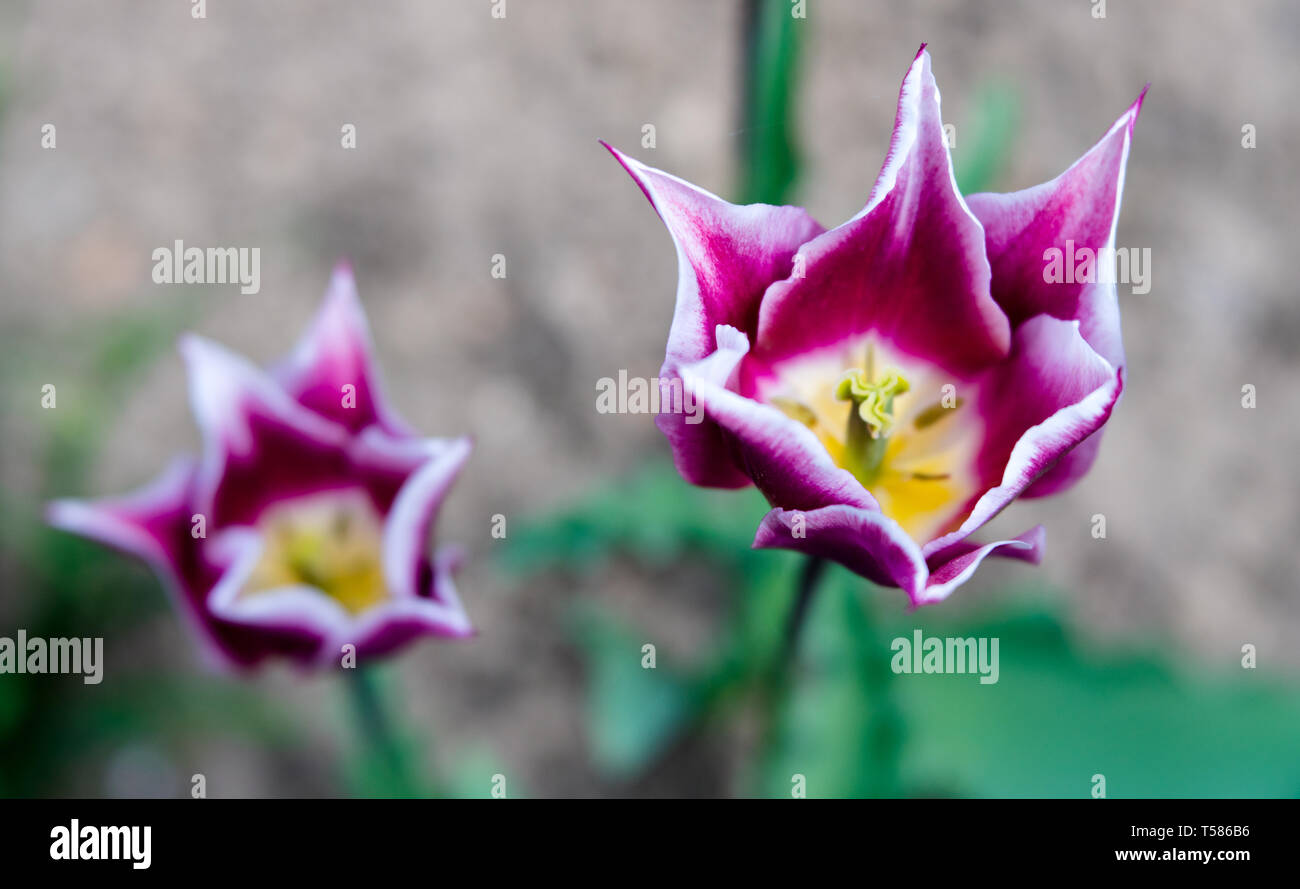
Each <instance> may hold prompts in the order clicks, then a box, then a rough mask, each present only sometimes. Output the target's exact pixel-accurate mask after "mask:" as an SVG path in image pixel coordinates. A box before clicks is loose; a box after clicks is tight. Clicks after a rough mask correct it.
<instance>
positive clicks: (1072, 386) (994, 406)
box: [925, 315, 1124, 558]
mask: <svg viewBox="0 0 1300 889" xmlns="http://www.w3.org/2000/svg"><path fill="white" fill-rule="evenodd" d="M1123 389H1124V372H1123V370H1122V369H1121V368H1115V367H1112V366H1111V364H1110V362H1108V361H1106V359H1105V358H1103V357H1101V356H1100V355H1098V354H1097V352H1096V351H1095V350H1093V348H1092V347H1091V346H1089V345H1088V343H1087V342H1086V341H1085V340H1084V339H1083V336H1082V335H1081V333H1080V331H1079V322H1078V321H1061V320H1059V319H1057V318H1052V317H1050V316H1048V315H1039V316H1037V317H1035V318H1032V319H1030V320H1029V321H1027V322H1026V323H1025V324H1023V325H1021V326H1020V327H1019V328H1018V329H1017V330H1016V334H1015V343H1014V345H1013V348H1012V355H1011V357H1010V358H1009V359H1008V360H1007V362H1006V363H1005V364H1004V365H1002V366H1000V367H998V368H996V369H994V370H993V371H992V372H991V373H990V375H989V377H988V379H987V380H986V381H985V382H984V383H983V385H982V387H981V390H980V410H981V412H982V413H983V414H984V417H985V427H986V429H987V430H988V432H987V434H988V439H987V440H986V442H985V444H984V447H983V449H982V451H981V454H980V458H979V464H980V473H981V475H982V476H983V477H984V478H986V479H989V480H990V483H992V482H993V480H996V479H999V478H1000V481H998V482H997V483H996V485H995V486H993V487H991V488H989V489H988V490H986V491H985V492H984V494H983V495H981V496H980V497H979V499H978V500H977V501H976V502H975V504H974V505H973V507H972V509H971V511H970V513H969V514H968V516H967V518H966V520H965V521H964V522H962V524H961V527H960V528H958V529H957V530H956V531H954V532H952V533H950V534H946V535H944V536H942V537H939V538H937V539H935V540H932V541H930V542H929V543H928V544H926V546H925V554H926V557H927V558H931V557H935V556H943V557H947V555H948V554H949V553H950V552H951V549H950V548H951V547H952V546H953V545H954V544H957V543H959V542H961V541H963V540H965V538H966V537H967V536H969V535H970V534H971V533H972V532H973V531H975V530H976V529H977V528H979V527H980V526H981V525H983V524H984V523H985V522H987V521H988V520H989V519H991V518H993V516H995V515H997V514H998V513H999V512H1000V511H1001V510H1002V509H1003V508H1004V507H1006V506H1007V504H1009V503H1010V502H1011V501H1012V500H1014V499H1015V498H1016V497H1018V496H1020V494H1021V493H1023V492H1024V490H1025V489H1026V488H1027V487H1028V486H1029V485H1030V484H1032V483H1033V482H1034V481H1035V479H1037V478H1038V477H1039V476H1041V475H1042V474H1043V473H1044V472H1046V471H1047V470H1049V469H1051V468H1052V467H1053V466H1054V465H1057V464H1058V461H1060V460H1061V459H1062V458H1063V457H1065V456H1066V455H1068V453H1069V452H1070V451H1071V450H1072V449H1073V448H1075V447H1077V446H1078V445H1079V444H1080V443H1081V442H1083V441H1084V440H1085V439H1087V438H1088V437H1089V436H1090V435H1092V434H1093V433H1095V432H1096V431H1097V430H1098V429H1100V428H1101V427H1102V426H1103V425H1104V424H1105V423H1106V421H1107V420H1108V419H1109V418H1110V414H1111V411H1112V410H1113V409H1114V407H1115V404H1116V402H1117V401H1118V400H1119V397H1120V394H1121V393H1122V392H1123ZM1084 468H1086V467H1084ZM1080 471H1082V469H1080Z"/></svg>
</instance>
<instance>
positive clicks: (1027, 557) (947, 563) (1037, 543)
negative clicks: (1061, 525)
mask: <svg viewBox="0 0 1300 889" xmlns="http://www.w3.org/2000/svg"><path fill="white" fill-rule="evenodd" d="M1046 540H1047V532H1046V531H1045V530H1044V529H1043V526H1042V525H1035V526H1034V527H1033V528H1031V529H1030V530H1028V531H1026V532H1025V533H1024V534H1021V535H1020V536H1019V537H1013V538H1011V539H1010V540H998V541H996V542H994V543H985V544H974V543H971V542H969V541H962V543H960V544H958V545H957V546H955V547H952V548H950V549H949V551H948V552H946V553H944V559H943V560H938V559H931V560H930V577H929V579H928V580H927V581H926V584H925V589H924V591H922V593H921V595H920V597H919V598H918V599H914V600H913V602H914V604H916V605H931V604H933V603H935V602H941V601H943V600H944V599H946V598H948V596H949V595H951V594H952V591H953V590H955V589H956V588H957V587H959V586H961V585H962V584H963V583H965V582H966V581H968V580H970V579H971V577H973V576H974V574H975V570H976V569H977V568H979V566H980V563H981V562H983V561H984V560H985V559H986V558H988V557H989V556H1003V557H1006V558H1012V559H1019V560H1021V561H1024V562H1029V563H1031V564H1034V565H1037V564H1038V563H1039V562H1040V561H1042V558H1043V550H1044V548H1045V546H1046Z"/></svg>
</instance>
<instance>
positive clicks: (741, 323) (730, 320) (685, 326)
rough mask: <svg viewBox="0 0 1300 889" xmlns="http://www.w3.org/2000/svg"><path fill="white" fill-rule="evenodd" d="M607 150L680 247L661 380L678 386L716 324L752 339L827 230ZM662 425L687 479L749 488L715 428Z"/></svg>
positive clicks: (672, 421)
mask: <svg viewBox="0 0 1300 889" xmlns="http://www.w3.org/2000/svg"><path fill="white" fill-rule="evenodd" d="M601 144H604V143H601ZM605 147H606V148H608V149H609V151H610V153H611V154H613V155H614V157H615V158H616V159H617V160H618V162H619V163H620V164H622V165H623V168H624V169H626V170H627V172H628V173H629V174H630V175H631V176H632V178H633V179H634V180H636V183H637V184H638V185H640V186H641V190H642V191H643V192H645V195H646V197H647V198H649V200H650V203H651V205H652V206H653V207H654V208H655V211H656V212H657V213H658V214H659V217H660V218H661V219H662V220H663V221H664V225H666V226H667V227H668V233H669V234H670V235H671V236H672V239H673V245H674V246H675V247H676V248H677V268H678V279H677V305H676V308H675V309H674V311H673V321H672V327H671V328H670V329H669V332H668V346H667V350H666V354H665V357H664V364H663V370H662V371H661V373H660V378H661V379H662V380H665V381H671V380H675V379H676V377H677V368H678V366H679V365H681V364H687V363H691V362H695V361H699V360H701V359H703V358H704V357H705V356H707V355H708V354H709V353H711V352H712V351H713V349H714V336H715V335H714V331H715V329H716V328H717V327H718V325H720V324H721V325H727V326H730V327H734V328H736V329H738V330H740V331H742V332H744V333H745V334H746V335H748V336H753V333H754V330H755V328H756V327H757V322H758V306H759V301H760V300H761V299H762V296H763V292H764V291H765V290H766V289H767V287H768V285H769V284H771V283H772V282H773V281H775V280H777V279H779V278H784V277H785V276H786V275H788V274H790V269H791V257H792V256H793V255H794V252H795V251H796V250H798V249H799V246H800V245H801V244H803V243H804V242H805V241H807V240H808V239H809V238H812V237H814V236H815V235H817V234H819V233H820V232H821V231H823V229H822V227H821V226H820V225H818V224H817V222H816V220H814V219H813V218H812V217H811V216H809V215H808V214H807V213H806V212H804V211H803V210H801V209H799V208H797V207H774V206H770V205H767V204H751V205H748V206H737V205H735V204H729V203H727V202H726V201H724V200H722V199H721V198H719V197H717V196H716V195H713V194H710V193H709V192H707V191H704V190H703V189H701V188H697V187H695V186H694V185H691V184H690V183H687V182H684V181H682V180H681V179H678V178H677V177H675V176H670V175H669V174H667V173H663V172H661V171H659V170H656V169H654V168H652V167H648V166H646V165H644V164H642V163H639V162H637V161H635V160H633V159H632V158H630V157H627V156H626V155H624V154H622V153H620V152H619V151H616V150H615V149H613V148H611V147H610V146H609V145H605ZM658 425H659V428H660V429H661V430H663V432H664V434H665V435H667V436H668V438H669V440H670V441H671V442H672V446H673V458H674V461H675V462H676V464H677V468H678V470H679V471H680V472H681V474H682V476H683V477H684V478H686V479H687V480H688V481H690V482H692V483H694V484H698V485H708V486H710V487H721V488H739V487H744V486H746V485H748V484H749V479H748V478H746V477H745V475H744V474H743V473H741V472H739V471H738V470H737V469H736V468H735V466H734V465H733V464H732V462H731V461H730V459H729V458H728V456H727V454H726V451H725V449H724V448H723V447H722V438H721V435H720V433H719V431H718V429H717V427H716V426H714V425H713V423H711V422H709V421H707V420H706V421H705V422H702V423H698V424H697V423H688V422H687V421H686V417H685V415H683V414H680V413H678V414H672V413H665V414H661V415H660V417H659V419H658Z"/></svg>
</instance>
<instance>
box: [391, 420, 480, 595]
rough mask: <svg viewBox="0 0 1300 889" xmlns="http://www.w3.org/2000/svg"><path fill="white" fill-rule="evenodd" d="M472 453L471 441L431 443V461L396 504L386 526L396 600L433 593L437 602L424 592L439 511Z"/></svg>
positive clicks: (408, 480) (412, 478)
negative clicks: (423, 581) (424, 579)
mask: <svg viewBox="0 0 1300 889" xmlns="http://www.w3.org/2000/svg"><path fill="white" fill-rule="evenodd" d="M471 449H472V445H471V443H470V440H469V439H468V438H458V439H454V440H451V441H433V442H429V452H428V453H429V457H428V460H427V461H426V462H425V464H424V465H423V466H422V467H420V468H419V469H417V470H416V471H415V472H414V473H412V474H411V477H410V478H408V479H407V481H406V484H404V485H403V486H402V489H401V491H399V492H398V494H397V499H396V500H395V501H393V508H392V511H391V512H390V513H389V514H388V519H387V521H386V523H385V525H384V579H385V581H386V582H387V584H388V588H389V590H391V591H392V593H393V595H394V596H395V597H397V598H404V599H414V598H417V597H420V596H423V595H427V594H429V593H430V592H432V594H433V595H434V596H435V598H436V595H437V589H436V588H435V589H433V590H431V591H430V590H426V589H422V588H421V579H422V578H421V575H422V574H425V573H427V564H428V556H427V554H426V553H427V547H428V542H429V537H430V534H431V532H432V530H433V525H434V522H435V521H436V520H437V517H438V509H439V507H441V506H442V501H443V499H444V498H445V497H446V496H447V492H448V491H449V490H450V489H451V486H452V484H453V483H454V482H455V480H456V476H457V475H458V474H459V473H460V471H461V469H462V468H463V467H464V466H465V461H466V460H468V459H469V454H470V450H471ZM426 583H427V580H426Z"/></svg>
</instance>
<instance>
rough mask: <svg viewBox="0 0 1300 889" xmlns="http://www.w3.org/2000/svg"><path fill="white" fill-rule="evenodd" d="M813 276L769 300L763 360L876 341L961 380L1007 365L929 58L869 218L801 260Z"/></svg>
mask: <svg viewBox="0 0 1300 889" xmlns="http://www.w3.org/2000/svg"><path fill="white" fill-rule="evenodd" d="M800 254H801V256H802V257H803V259H804V263H803V264H804V275H803V276H802V277H798V276H792V277H790V278H788V279H786V280H783V281H779V282H777V283H775V284H773V285H772V286H771V288H769V290H768V292H767V294H766V296H765V297H764V299H763V304H762V308H761V310H760V312H759V322H758V339H757V340H756V342H755V347H754V352H755V355H756V357H758V359H759V360H760V361H762V362H763V363H764V364H767V365H770V366H775V365H779V364H780V363H782V362H783V361H786V360H788V359H790V358H794V357H798V356H799V355H801V354H803V353H807V352H809V351H813V350H817V349H822V348H827V347H832V346H836V345H839V344H841V343H842V342H844V341H846V340H850V339H858V338H861V337H863V336H865V335H866V334H868V333H874V334H876V335H878V336H879V337H880V338H881V339H883V340H886V341H888V342H890V343H892V344H893V345H894V346H895V347H896V348H898V349H899V350H900V351H902V352H904V353H906V354H909V355H912V356H915V357H917V358H920V359H923V360H926V361H928V362H930V363H932V364H934V365H937V366H938V367H940V368H942V369H944V370H945V371H947V372H950V373H953V374H955V375H957V376H970V375H972V374H974V373H976V372H978V371H980V370H982V369H984V368H986V367H988V366H989V365H991V364H993V363H995V362H997V361H999V360H1001V359H1002V358H1003V357H1005V355H1006V354H1007V350H1008V348H1009V343H1010V325H1009V323H1008V321H1007V318H1006V315H1005V314H1004V313H1003V311H1002V309H1001V308H999V307H998V304H997V303H996V302H994V300H993V298H992V296H991V295H990V292H989V276H990V270H989V263H988V259H987V257H986V256H985V253H984V232H983V229H982V228H981V227H980V224H979V221H978V220H977V219H976V218H975V216H974V215H973V214H972V213H971V211H970V209H969V208H968V207H967V206H966V203H965V201H964V200H963V199H962V196H961V194H960V193H959V192H958V190H957V185H956V181H955V179H954V178H953V173H952V160H951V158H950V156H949V153H948V148H947V145H946V144H945V142H944V135H943V123H942V120H941V118H940V115H939V90H938V88H937V87H936V86H935V82H934V77H933V75H932V74H931V72H930V57H929V55H928V54H927V53H926V52H925V51H924V48H922V51H921V52H920V53H918V54H917V57H916V60H915V61H914V62H913V64H912V67H911V69H910V70H909V71H908V74H907V76H906V78H905V79H904V80H903V87H902V90H901V92H900V94H899V100H898V116H897V118H896V121H895V125H894V135H893V140H892V143H891V145H890V150H889V155H888V157H887V159H886V161H885V165H884V167H883V169H882V170H881V172H880V176H879V178H878V179H877V181H876V184H875V186H874V187H873V189H872V192H871V197H870V199H869V201H868V203H867V205H866V207H865V208H864V209H863V210H862V212H861V213H859V214H858V215H857V216H856V217H854V218H853V219H851V220H849V221H848V222H846V223H844V224H843V225H841V226H839V227H838V228H835V229H832V230H831V231H828V232H826V233H825V234H823V235H820V236H818V237H817V238H815V239H813V240H812V241H811V242H809V243H808V244H805V245H804V246H803V247H802V248H801V249H800Z"/></svg>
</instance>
